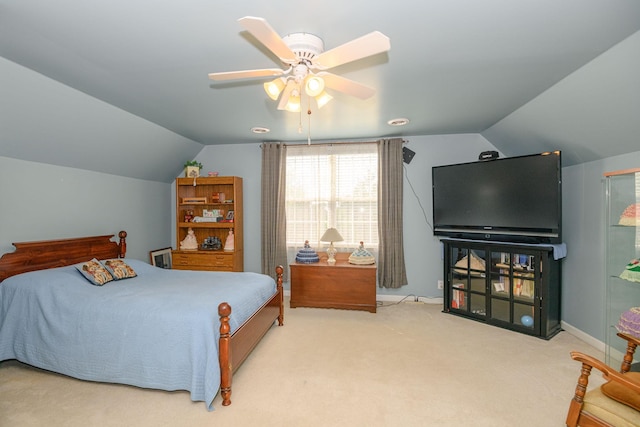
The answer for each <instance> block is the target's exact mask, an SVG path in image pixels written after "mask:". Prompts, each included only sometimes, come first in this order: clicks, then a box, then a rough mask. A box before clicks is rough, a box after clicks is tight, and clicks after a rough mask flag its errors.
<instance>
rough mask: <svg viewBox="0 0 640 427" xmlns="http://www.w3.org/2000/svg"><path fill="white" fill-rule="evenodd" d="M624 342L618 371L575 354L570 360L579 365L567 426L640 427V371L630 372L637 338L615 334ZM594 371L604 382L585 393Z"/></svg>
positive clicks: (584, 355)
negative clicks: (575, 361) (624, 347)
mask: <svg viewBox="0 0 640 427" xmlns="http://www.w3.org/2000/svg"><path fill="white" fill-rule="evenodd" d="M618 336H619V337H620V338H622V339H624V340H626V341H627V352H626V354H625V355H624V359H623V361H622V366H621V367H620V372H617V371H615V370H614V369H611V368H610V367H609V366H607V365H605V364H604V363H602V362H601V361H599V360H597V359H595V358H593V357H591V356H587V355H586V354H582V353H579V352H577V351H572V352H571V358H572V359H574V360H577V361H578V362H581V363H582V369H581V371H580V377H579V378H578V384H577V386H576V391H575V395H574V396H573V399H571V403H570V405H569V413H568V414H567V421H566V422H567V426H569V427H576V426H581V427H590V426H609V427H610V426H630V427H631V426H640V372H629V371H630V369H631V363H632V362H633V355H634V353H635V351H636V347H637V346H639V345H640V339H638V338H635V337H632V336H630V335H627V334H623V333H618ZM592 368H596V369H597V370H599V371H600V372H602V376H603V378H604V379H605V380H606V381H607V382H606V383H605V384H603V385H602V386H601V387H596V388H592V389H591V390H588V391H587V386H588V384H589V374H590V373H591V369H592Z"/></svg>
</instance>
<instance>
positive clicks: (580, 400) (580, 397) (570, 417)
mask: <svg viewBox="0 0 640 427" xmlns="http://www.w3.org/2000/svg"><path fill="white" fill-rule="evenodd" d="M589 375H591V366H589V365H587V364H586V363H583V364H582V369H581V370H580V377H579V378H578V384H577V385H576V391H575V393H574V395H573V399H571V403H570V404H569V412H568V413H567V420H566V423H567V426H568V427H577V425H578V418H579V417H580V412H581V411H582V406H583V405H584V395H585V393H586V392H587V386H588V385H589Z"/></svg>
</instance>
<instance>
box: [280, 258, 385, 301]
mask: <svg viewBox="0 0 640 427" xmlns="http://www.w3.org/2000/svg"><path fill="white" fill-rule="evenodd" d="M349 255H350V254H349V253H338V254H337V255H336V263H335V264H334V265H329V264H327V256H326V254H320V262H319V263H315V264H300V263H293V264H290V265H289V268H290V269H291V302H290V306H291V307H292V308H295V307H317V308H342V309H349V310H364V311H369V312H371V313H375V312H376V265H375V264H373V265H353V264H349V261H348V259H349Z"/></svg>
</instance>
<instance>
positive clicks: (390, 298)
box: [283, 289, 444, 305]
mask: <svg viewBox="0 0 640 427" xmlns="http://www.w3.org/2000/svg"><path fill="white" fill-rule="evenodd" d="M283 293H284V296H285V297H291V290H290V289H285V290H284V292H283ZM415 298H416V296H415V295H381V294H378V295H376V301H386V302H400V301H402V300H405V301H408V300H410V301H415ZM417 298H418V301H420V302H423V303H425V304H440V305H442V304H444V298H442V297H417Z"/></svg>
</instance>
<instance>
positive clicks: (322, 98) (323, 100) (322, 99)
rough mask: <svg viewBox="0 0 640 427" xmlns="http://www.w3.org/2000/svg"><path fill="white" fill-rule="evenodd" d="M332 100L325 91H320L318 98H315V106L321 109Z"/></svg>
mask: <svg viewBox="0 0 640 427" xmlns="http://www.w3.org/2000/svg"><path fill="white" fill-rule="evenodd" d="M332 99H333V96H331V95H329V94H328V93H327V92H326V91H324V90H323V91H322V93H320V94H319V95H318V96H316V104H318V108H319V109H320V108H322V107H324V106H325V105H327V104H328V103H329V101H331V100H332Z"/></svg>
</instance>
